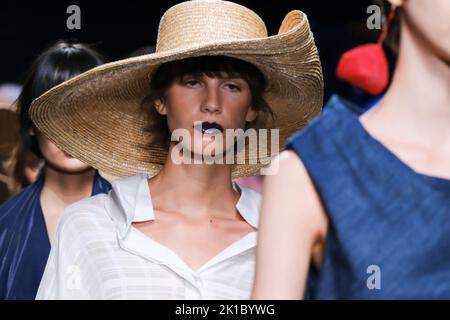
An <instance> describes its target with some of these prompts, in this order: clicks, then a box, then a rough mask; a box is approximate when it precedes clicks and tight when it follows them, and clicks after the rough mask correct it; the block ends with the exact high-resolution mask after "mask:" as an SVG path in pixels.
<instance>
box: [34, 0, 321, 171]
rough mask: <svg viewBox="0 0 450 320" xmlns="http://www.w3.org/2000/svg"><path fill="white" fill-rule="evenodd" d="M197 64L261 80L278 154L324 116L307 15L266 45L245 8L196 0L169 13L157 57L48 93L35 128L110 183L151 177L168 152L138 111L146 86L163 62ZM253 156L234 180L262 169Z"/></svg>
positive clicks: (290, 18)
mask: <svg viewBox="0 0 450 320" xmlns="http://www.w3.org/2000/svg"><path fill="white" fill-rule="evenodd" d="M200 56H228V57H233V58H237V59H241V60H244V61H247V62H249V63H251V64H253V65H254V66H256V67H257V68H258V69H259V70H260V71H261V72H262V73H263V74H264V76H265V78H266V81H267V89H266V90H265V93H264V98H265V100H266V101H267V102H268V104H269V105H270V107H271V109H272V110H273V112H274V115H275V119H274V120H271V119H270V118H267V117H266V119H265V120H264V121H265V123H264V127H265V128H267V129H273V128H276V129H279V130H280V131H279V133H280V135H279V137H280V147H281V148H282V147H284V144H285V141H286V138H287V137H288V136H290V135H291V134H293V133H294V132H295V131H297V130H299V129H301V128H302V127H304V126H305V125H306V124H307V122H308V121H309V120H310V119H311V118H313V117H315V116H316V115H318V114H319V113H320V111H321V107H322V102H323V77H322V68H321V64H320V59H319V55H318V51H317V48H316V46H315V44H314V39H313V35H312V33H311V30H310V28H309V24H308V20H307V17H306V15H305V14H304V13H303V12H301V11H297V10H295V11H291V12H289V13H288V14H287V15H286V17H285V18H284V20H283V22H282V24H281V27H280V29H279V33H278V34H277V35H274V36H268V34H267V29H266V26H265V24H264V22H263V21H262V19H261V18H260V17H259V16H258V15H257V14H256V13H255V12H253V11H251V10H250V9H248V8H246V7H244V6H241V5H239V4H236V3H232V2H228V1H218V0H192V1H187V2H182V3H180V4H177V5H175V6H173V7H171V8H170V9H169V10H167V11H166V12H165V14H164V15H163V17H162V18H161V21H160V25H159V30H158V38H157V45H156V52H155V53H153V54H148V55H143V56H139V57H134V58H129V59H125V60H120V61H116V62H112V63H108V64H104V65H102V66H99V67H96V68H94V69H92V70H89V71H87V72H85V73H83V74H81V75H78V76H77V77H75V78H72V79H70V80H68V81H66V82H64V83H62V84H60V85H58V86H56V87H54V88H53V89H51V90H49V91H48V92H46V93H45V94H44V95H42V96H41V97H39V98H38V99H36V100H35V101H34V102H33V104H32V106H31V108H30V116H31V119H32V120H33V122H34V123H35V125H36V127H37V128H38V129H39V130H40V131H41V132H42V133H44V135H45V136H47V137H48V138H49V139H50V140H51V141H53V142H54V143H55V144H56V145H57V146H58V147H59V148H60V149H62V150H64V151H65V152H67V153H68V154H70V155H72V156H73V157H75V158H78V159H80V160H81V161H83V162H85V163H87V164H89V165H91V166H93V167H94V168H97V169H98V170H100V171H101V172H103V173H105V174H106V175H108V176H114V177H121V176H129V175H133V174H135V173H137V172H147V173H149V174H150V175H154V174H156V173H157V172H158V171H159V170H160V169H161V167H162V165H163V164H164V162H165V160H166V157H167V151H166V150H164V148H162V147H159V146H157V145H152V143H151V141H152V140H151V139H152V137H151V135H150V133H149V132H148V131H147V130H146V128H147V126H148V124H147V121H148V120H147V119H146V118H145V116H144V114H143V113H142V112H140V108H141V102H142V100H143V98H144V97H146V96H147V95H148V94H149V92H150V77H151V75H152V73H153V72H154V71H155V70H156V69H157V68H158V67H159V66H161V64H163V63H166V62H170V61H175V60H181V59H186V58H191V57H200ZM246 150H247V149H246ZM249 154H251V153H249V152H246V164H236V165H233V177H242V176H250V175H256V174H259V172H260V168H261V167H262V166H263V165H264V163H267V162H265V161H266V160H267V159H262V160H261V159H259V160H258V161H259V162H258V164H249V163H251V161H250V160H251V159H249ZM262 158H264V157H262Z"/></svg>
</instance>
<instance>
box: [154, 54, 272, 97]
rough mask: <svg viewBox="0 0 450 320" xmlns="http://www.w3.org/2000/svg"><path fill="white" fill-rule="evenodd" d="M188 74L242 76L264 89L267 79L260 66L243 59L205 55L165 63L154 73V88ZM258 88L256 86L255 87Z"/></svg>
mask: <svg viewBox="0 0 450 320" xmlns="http://www.w3.org/2000/svg"><path fill="white" fill-rule="evenodd" d="M186 75H196V76H202V75H205V76H207V77H210V78H242V79H244V80H246V81H247V82H248V83H254V84H256V86H257V87H258V88H257V89H258V90H262V91H264V89H265V85H266V81H265V78H264V75H263V74H262V72H261V71H259V69H258V68H256V67H255V66H253V65H252V64H250V63H248V62H245V61H243V60H239V59H235V58H231V57H225V56H204V57H194V58H188V59H183V60H179V61H173V62H168V63H165V64H163V65H162V66H161V67H159V68H158V69H157V70H156V72H155V73H154V75H153V77H152V79H153V80H154V81H155V83H152V87H153V88H163V87H166V86H167V85H169V84H170V83H171V82H172V81H174V80H179V79H180V78H182V77H184V76H186ZM255 89H256V88H255Z"/></svg>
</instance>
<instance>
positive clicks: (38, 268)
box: [0, 173, 111, 300]
mask: <svg viewBox="0 0 450 320" xmlns="http://www.w3.org/2000/svg"><path fill="white" fill-rule="evenodd" d="M43 184H44V175H43V174H41V175H40V177H39V178H38V180H37V181H36V182H35V183H33V184H32V185H30V186H28V187H27V188H25V189H24V190H22V191H21V192H20V193H18V194H17V195H15V196H14V197H12V198H11V199H9V200H8V201H7V202H5V203H4V204H3V205H2V206H0V263H1V264H0V299H1V300H5V299H8V300H9V299H11V300H13V299H14V300H15V299H21V300H25V299H26V300H32V299H34V298H35V296H36V293H37V290H38V288H39V283H40V281H41V277H42V275H43V273H44V269H45V265H46V263H47V258H48V255H49V253H50V242H49V239H48V233H47V228H46V225H45V220H44V215H43V213H42V208H41V203H40V194H41V190H42V187H43ZM110 189H111V185H110V184H109V182H108V181H106V180H105V179H103V178H102V177H101V176H100V175H99V174H98V173H96V175H95V179H94V184H93V187H92V195H96V194H98V193H107V192H108V191H109V190H110Z"/></svg>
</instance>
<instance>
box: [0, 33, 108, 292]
mask: <svg viewBox="0 0 450 320" xmlns="http://www.w3.org/2000/svg"><path fill="white" fill-rule="evenodd" d="M103 63H104V58H103V57H102V56H101V55H100V54H99V53H97V52H96V51H94V50H93V49H91V48H89V47H88V46H86V45H83V44H80V43H74V42H65V41H58V42H57V43H55V44H53V45H52V46H50V47H49V48H48V49H46V50H45V51H43V52H42V53H41V54H40V55H39V56H38V57H37V58H36V60H35V61H34V63H33V65H32V66H31V68H30V70H29V71H28V73H27V78H26V80H25V82H24V84H23V89H22V92H21V94H20V96H19V98H18V102H17V108H18V109H17V113H18V115H19V120H20V129H19V131H20V134H19V140H20V141H19V146H18V151H17V152H16V154H15V156H16V162H15V164H16V169H15V170H14V171H15V173H16V174H15V176H16V177H18V176H19V175H20V174H19V171H22V170H23V166H21V165H20V161H21V159H22V157H23V155H24V154H26V152H29V151H31V152H33V153H34V154H35V155H36V157H38V158H40V159H42V160H43V162H44V167H43V168H42V170H41V172H40V173H39V177H38V179H37V180H36V182H34V183H33V184H31V185H29V186H28V187H26V188H25V189H24V190H23V191H21V192H20V193H18V194H17V195H15V196H14V197H13V198H11V199H9V200H8V201H7V202H5V203H4V204H3V205H2V206H0V257H1V264H0V299H34V298H35V296H36V292H37V289H38V286H39V282H40V280H41V277H42V274H43V272H44V268H45V264H46V262H47V259H48V255H49V252H50V248H51V244H52V242H53V239H54V234H55V230H56V226H57V224H58V221H59V217H60V215H61V213H62V211H63V210H64V208H65V207H66V206H68V205H69V204H72V203H74V202H76V201H78V200H81V199H83V198H85V197H88V196H90V195H93V194H98V193H102V192H107V191H109V189H110V187H111V186H110V184H109V183H108V182H107V181H106V180H104V179H103V178H102V177H100V176H99V174H98V172H97V171H96V170H95V169H93V168H92V167H90V166H88V165H86V164H84V163H83V162H81V161H79V160H77V159H75V158H73V157H71V156H70V155H68V154H67V153H65V152H63V151H61V150H60V149H58V148H57V147H56V145H55V144H54V143H52V142H51V141H50V140H48V139H47V138H46V137H45V136H44V135H43V134H42V133H41V132H40V131H39V130H37V129H36V128H35V127H34V125H33V124H32V122H31V120H30V118H29V115H28V110H29V108H30V106H31V103H32V101H33V100H34V99H35V98H36V97H38V96H39V95H41V94H43V93H44V92H46V91H47V90H49V89H51V88H53V87H55V86H57V85H59V84H60V83H62V82H64V81H66V80H68V79H70V78H72V77H74V76H76V75H78V74H81V73H83V72H84V71H87V70H89V69H91V68H94V67H97V66H99V65H101V64H103ZM73 112H76V110H73Z"/></svg>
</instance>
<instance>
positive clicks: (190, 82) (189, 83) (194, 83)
mask: <svg viewBox="0 0 450 320" xmlns="http://www.w3.org/2000/svg"><path fill="white" fill-rule="evenodd" d="M184 84H185V85H186V86H187V87H195V86H197V85H199V84H200V82H199V81H198V80H195V79H189V80H186V81H185V82H184Z"/></svg>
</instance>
